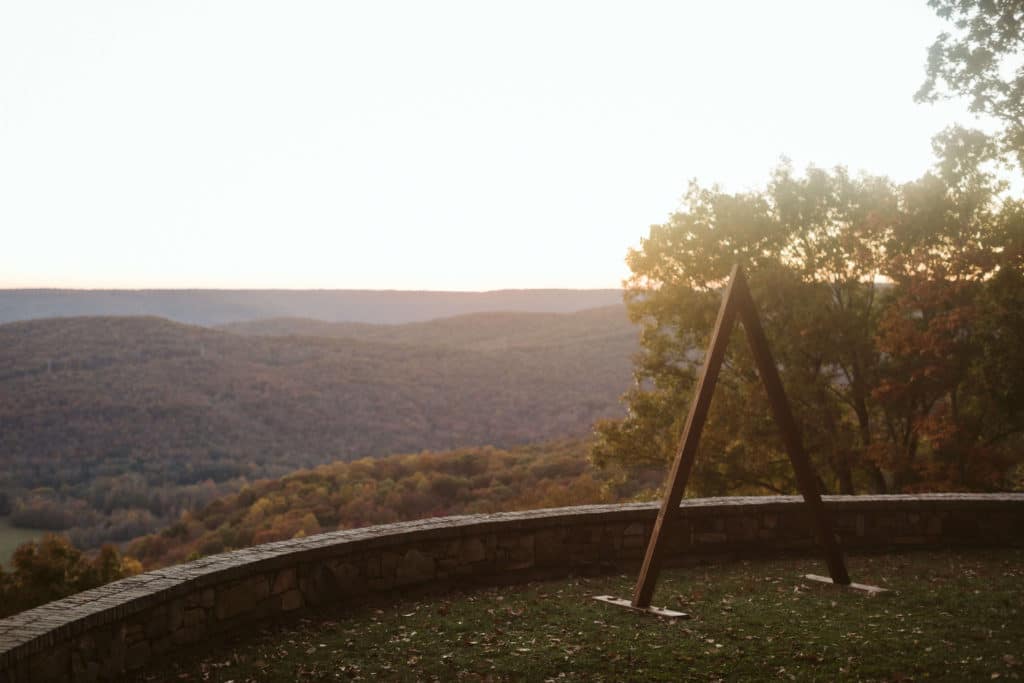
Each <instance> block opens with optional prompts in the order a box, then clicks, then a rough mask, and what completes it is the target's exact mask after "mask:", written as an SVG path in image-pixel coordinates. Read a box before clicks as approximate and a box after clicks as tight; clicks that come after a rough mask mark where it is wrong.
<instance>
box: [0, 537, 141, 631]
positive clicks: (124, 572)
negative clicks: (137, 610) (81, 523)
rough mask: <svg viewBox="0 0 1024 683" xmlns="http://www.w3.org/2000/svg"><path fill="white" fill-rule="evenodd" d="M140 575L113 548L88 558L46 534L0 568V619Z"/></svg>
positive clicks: (136, 565) (133, 562)
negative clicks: (8, 565)
mask: <svg viewBox="0 0 1024 683" xmlns="http://www.w3.org/2000/svg"><path fill="white" fill-rule="evenodd" d="M140 571H142V567H141V565H140V564H139V563H138V562H137V561H136V560H133V559H132V558H128V557H122V555H121V553H120V552H119V551H118V549H117V548H116V547H114V546H113V545H105V546H103V548H102V549H100V551H99V552H98V553H95V554H94V555H93V556H92V557H90V556H87V555H85V554H84V553H82V551H80V550H78V549H77V548H75V547H74V546H73V545H72V544H71V542H70V541H68V539H67V538H64V537H61V536H56V535H53V534H47V535H46V536H44V537H43V538H42V539H40V540H39V541H28V542H26V543H23V544H21V545H20V546H18V549H17V550H16V551H15V552H14V557H13V558H12V559H11V563H10V567H9V568H8V569H6V570H5V569H4V567H3V565H0V618H3V617H6V616H10V615H11V614H15V613H17V612H21V611H23V610H26V609H31V608H32V607H35V606H37V605H41V604H43V603H46V602H50V601H51V600H58V599H60V598H63V597H65V596H68V595H72V594H74V593H78V592H80V591H84V590H88V589H90V588H96V587H97V586H102V585H103V584H105V583H110V582H111V581H116V580H118V579H121V578H124V577H125V576H131V575H132V574H137V573H139V572H140Z"/></svg>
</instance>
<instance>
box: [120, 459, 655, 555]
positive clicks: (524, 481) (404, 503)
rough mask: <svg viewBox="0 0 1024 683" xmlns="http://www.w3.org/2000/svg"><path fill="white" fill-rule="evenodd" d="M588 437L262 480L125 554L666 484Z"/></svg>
mask: <svg viewBox="0 0 1024 683" xmlns="http://www.w3.org/2000/svg"><path fill="white" fill-rule="evenodd" d="M587 448H588V446H587V444H586V443H584V442H582V441H567V442H559V443H552V444H545V445H535V446H524V447H519V448H514V449H509V450H500V449H496V448H491V447H479V448H466V449H459V450H456V451H454V452H445V453H419V454H414V455H395V456H388V457H385V458H375V459H370V458H367V459H362V460H357V461H355V462H347V463H346V462H337V463H331V464H329V465H323V466H321V467H317V468H315V469H311V470H304V471H300V472H296V473H293V474H290V475H288V476H286V477H283V478H281V479H275V480H272V481H262V482H258V483H256V484H254V485H252V486H249V487H246V488H245V489H243V490H242V491H240V492H239V493H237V494H235V495H231V496H227V497H225V498H223V499H220V500H217V501H214V502H213V503H212V504H210V505H209V506H207V507H206V508H205V509H202V510H199V511H195V512H190V513H186V514H184V515H183V516H182V518H181V520H180V521H179V522H178V523H176V524H174V525H172V526H170V527H168V528H166V529H164V530H163V531H162V532H160V533H158V534H152V535H150V536H147V537H145V538H141V539H138V540H136V541H134V542H133V543H131V544H130V545H129V546H128V550H127V552H128V554H129V555H131V556H134V557H136V558H138V559H139V560H141V561H142V562H143V564H144V565H145V566H146V567H155V566H160V565H165V564H172V563H175V562H181V561H183V560H185V559H187V558H189V557H194V556H198V555H209V554H213V553H218V552H221V551H224V550H227V549H229V548H242V547H245V546H249V545H254V544H257V543H266V542H269V541H274V540H281V539H285V538H292V537H294V536H296V535H308V534H315V533H320V532H321V531H331V530H334V529H346V528H352V527H359V526H366V525H370V524H382V523H387V522H396V521H402V520H409V519H421V518H423V517H433V516H439V515H451V514H466V513H478V512H497V511H501V510H526V509H531V508H542V507H558V506H563V505H577V504H584V503H601V502H611V501H615V500H622V499H624V498H627V497H631V496H634V495H636V494H637V493H638V492H643V491H651V490H653V489H654V488H655V487H657V486H659V485H660V484H661V480H662V479H663V477H664V471H663V469H662V468H656V469H654V470H649V471H647V472H644V473H634V474H633V475H632V476H631V477H630V478H629V479H628V480H625V481H618V480H617V479H616V478H615V477H616V475H615V470H614V469H610V470H597V469H596V468H594V467H593V466H592V465H591V464H590V462H589V460H588V458H587Z"/></svg>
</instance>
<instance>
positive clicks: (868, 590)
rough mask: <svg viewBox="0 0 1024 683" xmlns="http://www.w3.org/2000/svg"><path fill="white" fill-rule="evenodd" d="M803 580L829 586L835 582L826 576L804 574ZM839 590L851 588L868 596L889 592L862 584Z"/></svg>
mask: <svg viewBox="0 0 1024 683" xmlns="http://www.w3.org/2000/svg"><path fill="white" fill-rule="evenodd" d="M804 578H805V579H810V580H811V581H818V582H820V583H830V584H833V585H835V582H833V581H832V579H831V578H829V577H827V576H819V575H818V574H804ZM841 588H852V589H853V590H857V591H863V592H865V593H868V594H869V595H876V594H878V593H887V592H889V589H888V588H879V587H878V586H869V585H867V584H864V583H851V584H850V585H848V586H841Z"/></svg>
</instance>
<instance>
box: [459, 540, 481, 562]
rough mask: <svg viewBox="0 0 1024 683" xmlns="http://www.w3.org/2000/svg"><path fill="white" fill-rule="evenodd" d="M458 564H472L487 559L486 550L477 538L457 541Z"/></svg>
mask: <svg viewBox="0 0 1024 683" xmlns="http://www.w3.org/2000/svg"><path fill="white" fill-rule="evenodd" d="M458 558H459V562H460V563H462V564H473V563H474V562H482V561H483V560H486V559H487V549H486V548H485V547H484V544H483V542H482V541H481V540H480V539H479V538H463V539H461V540H460V541H459V554H458Z"/></svg>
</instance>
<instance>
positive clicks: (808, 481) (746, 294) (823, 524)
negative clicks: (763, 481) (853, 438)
mask: <svg viewBox="0 0 1024 683" xmlns="http://www.w3.org/2000/svg"><path fill="white" fill-rule="evenodd" d="M734 272H735V275H734V277H735V278H736V279H737V280H738V281H737V283H736V287H735V288H734V290H733V291H734V296H736V298H737V306H738V309H739V311H738V312H739V316H740V320H741V321H742V322H743V329H744V331H745V332H746V333H747V341H748V342H749V343H750V350H751V352H752V353H753V355H754V361H755V362H756V363H757V371H758V374H760V375H761V383H762V384H764V388H765V391H767V392H768V403H769V404H770V405H771V408H772V414H773V415H774V417H775V423H776V424H777V425H778V426H779V431H781V432H782V441H783V443H784V444H785V446H786V452H787V453H788V454H789V461H790V462H791V463H793V470H794V471H795V472H796V481H797V486H799V487H800V493H802V494H803V497H804V502H805V503H806V505H807V512H808V514H809V515H810V516H811V519H812V521H813V522H814V528H815V534H816V535H817V537H818V543H820V544H821V547H822V549H823V550H824V551H825V562H826V563H827V564H828V572H829V574H830V575H831V576H832V581H833V582H835V583H837V584H842V585H849V583H850V575H849V574H848V573H847V571H846V562H845V560H844V559H843V553H842V551H840V550H839V543H838V541H837V540H836V536H835V532H834V531H833V526H832V517H831V515H830V514H829V512H828V510H826V509H825V504H824V503H823V502H822V500H821V493H820V492H819V491H818V477H817V476H816V475H815V473H814V468H813V467H812V466H811V461H810V459H809V458H808V457H807V453H806V451H804V447H803V441H802V439H801V438H800V428H799V427H798V426H797V423H796V420H795V419H793V413H792V412H791V411H790V409H789V401H788V400H787V399H786V390H785V389H784V388H783V386H782V379H781V378H780V377H779V371H778V368H776V367H775V359H773V358H772V352H771V349H769V348H768V340H767V338H766V337H765V336H764V330H763V329H762V327H761V320H760V318H759V317H758V315H757V307H756V306H755V305H754V300H753V298H752V297H751V296H750V288H749V287H748V286H747V282H746V278H745V277H744V275H743V271H741V270H736V271H734Z"/></svg>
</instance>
